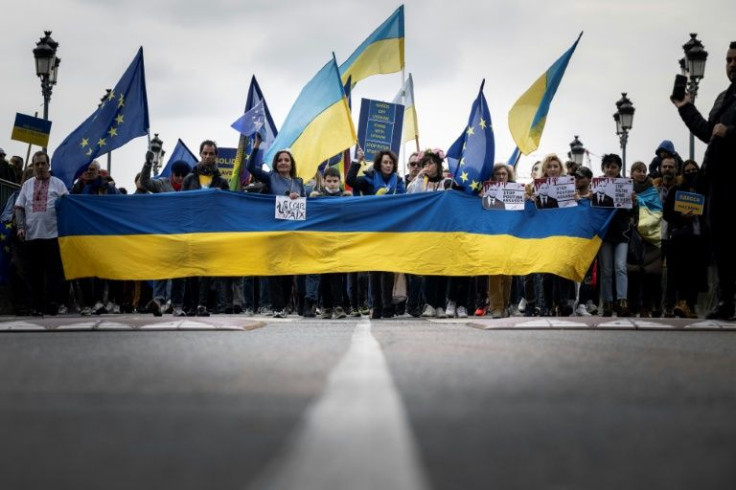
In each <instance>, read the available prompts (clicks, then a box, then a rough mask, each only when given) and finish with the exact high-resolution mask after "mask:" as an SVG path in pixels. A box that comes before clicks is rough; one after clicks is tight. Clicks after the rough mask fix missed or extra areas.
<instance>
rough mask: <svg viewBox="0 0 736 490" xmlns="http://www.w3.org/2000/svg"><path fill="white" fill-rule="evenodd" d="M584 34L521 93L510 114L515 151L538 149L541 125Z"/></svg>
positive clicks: (527, 151)
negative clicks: (516, 149)
mask: <svg viewBox="0 0 736 490" xmlns="http://www.w3.org/2000/svg"><path fill="white" fill-rule="evenodd" d="M582 35H583V33H582V32H581V33H580V35H579V36H578V38H577V40H576V41H575V44H573V45H572V47H571V48H570V49H568V50H567V51H565V53H564V54H563V55H562V56H560V58H559V59H558V60H557V61H555V62H554V64H553V65H552V66H550V67H549V69H548V70H547V71H546V72H544V73H543V74H542V76H541V77H539V78H538V79H537V81H536V82H534V83H533V84H532V86H531V87H529V89H528V90H527V91H526V92H524V93H523V94H522V95H521V97H519V100H517V101H516V103H515V104H514V105H513V107H511V110H510V111H509V130H510V131H511V136H512V137H513V138H514V142H515V143H516V146H517V148H518V149H519V150H520V151H521V152H522V153H523V154H524V155H528V154H529V153H531V152H533V151H534V150H536V149H537V148H539V141H540V140H541V139H542V132H543V131H544V124H545V123H546V122H547V113H548V112H549V106H550V104H551V103H552V99H553V98H554V96H555V93H557V87H559V86H560V81H561V80H562V76H563V75H564V74H565V69H567V64H568V63H569V62H570V58H572V54H573V53H574V52H575V48H576V47H577V46H578V42H580V38H581V37H582Z"/></svg>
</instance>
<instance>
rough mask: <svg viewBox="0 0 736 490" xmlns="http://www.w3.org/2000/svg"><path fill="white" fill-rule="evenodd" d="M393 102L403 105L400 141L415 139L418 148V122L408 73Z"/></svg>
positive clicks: (411, 80) (411, 83) (412, 82)
mask: <svg viewBox="0 0 736 490" xmlns="http://www.w3.org/2000/svg"><path fill="white" fill-rule="evenodd" d="M393 103H394V104H402V105H403V106H404V129H403V133H402V137H401V142H402V143H406V142H407V141H416V142H417V150H419V123H418V122H417V110H416V108H415V107H414V80H413V79H412V77H411V73H409V78H407V79H406V82H404V86H403V87H401V90H399V93H398V94H396V97H394V100H393Z"/></svg>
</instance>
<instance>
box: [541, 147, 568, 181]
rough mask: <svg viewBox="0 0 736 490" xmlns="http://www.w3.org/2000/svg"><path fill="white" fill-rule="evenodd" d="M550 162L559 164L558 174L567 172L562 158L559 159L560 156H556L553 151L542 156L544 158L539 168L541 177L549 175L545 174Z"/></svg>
mask: <svg viewBox="0 0 736 490" xmlns="http://www.w3.org/2000/svg"><path fill="white" fill-rule="evenodd" d="M551 162H557V163H559V164H560V175H566V174H567V170H566V169H565V164H563V163H562V160H560V157H558V156H557V155H555V154H554V153H550V154H549V155H547V156H546V157H544V160H542V166H541V167H540V168H539V172H540V173H541V174H542V177H549V175H547V169H548V168H549V164H550V163H551Z"/></svg>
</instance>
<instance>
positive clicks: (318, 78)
mask: <svg viewBox="0 0 736 490" xmlns="http://www.w3.org/2000/svg"><path fill="white" fill-rule="evenodd" d="M357 140H358V137H357V135H356V133H355V126H353V118H352V117H351V116H350V108H349V107H348V100H347V98H346V97H345V92H344V90H343V87H342V82H341V81H340V72H339V71H338V69H337V62H336V61H335V56H334V55H333V56H332V59H331V60H330V61H329V62H328V63H327V64H326V65H325V66H323V67H322V69H321V70H320V71H319V72H318V73H317V74H316V75H315V76H314V78H312V79H311V80H310V81H309V83H307V85H306V86H305V87H304V88H303V89H302V91H301V93H300V94H299V97H297V99H296V102H294V105H293V106H292V107H291V110H290V111H289V114H288V115H287V116H286V120H285V121H284V124H283V125H282V127H281V130H280V132H279V134H278V136H276V139H275V140H274V141H273V143H271V146H270V148H269V149H268V152H267V153H266V155H265V156H264V161H265V162H267V163H268V162H271V160H272V159H273V157H274V155H275V154H276V152H277V151H278V150H283V149H285V148H288V149H289V150H290V151H291V154H292V155H294V160H295V161H296V171H297V175H298V176H299V177H302V178H303V179H305V180H306V179H309V178H311V177H312V176H313V175H314V174H315V172H316V171H317V167H319V164H320V163H322V162H324V161H325V160H327V159H328V158H331V157H332V156H334V155H336V154H338V153H340V152H342V151H343V150H345V148H350V147H351V146H352V145H354V144H355V142H356V141H357Z"/></svg>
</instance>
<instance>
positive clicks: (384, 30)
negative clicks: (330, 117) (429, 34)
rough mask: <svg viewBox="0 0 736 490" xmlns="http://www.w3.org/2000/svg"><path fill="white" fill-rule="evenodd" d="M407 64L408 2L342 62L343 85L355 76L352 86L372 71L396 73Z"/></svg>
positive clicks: (376, 72)
mask: <svg viewBox="0 0 736 490" xmlns="http://www.w3.org/2000/svg"><path fill="white" fill-rule="evenodd" d="M402 68H404V6H403V5H402V6H401V7H399V8H398V9H396V12H394V13H393V14H391V17H389V18H388V19H386V21H385V22H384V23H383V24H381V25H380V26H378V29H376V30H375V31H373V33H372V34H371V35H370V36H368V38H367V39H366V40H365V41H363V43H362V44H361V45H360V46H358V49H356V50H355V51H354V52H353V54H351V55H350V57H349V58H348V59H347V61H345V63H343V64H342V65H340V75H341V76H342V83H343V85H344V84H346V83H347V81H348V78H350V77H353V78H352V82H351V83H352V86H351V88H352V87H354V86H355V84H357V83H358V82H359V81H361V80H363V79H364V78H368V77H369V76H371V75H380V74H386V73H396V72H397V71H400V70H401V69H402Z"/></svg>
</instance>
